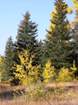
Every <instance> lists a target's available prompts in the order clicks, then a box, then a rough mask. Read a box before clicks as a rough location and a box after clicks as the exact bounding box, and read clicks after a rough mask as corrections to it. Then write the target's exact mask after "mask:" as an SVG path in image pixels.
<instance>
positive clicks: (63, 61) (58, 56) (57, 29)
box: [45, 0, 71, 68]
mask: <svg viewBox="0 0 78 105" xmlns="http://www.w3.org/2000/svg"><path fill="white" fill-rule="evenodd" d="M67 9H68V6H67V4H66V3H65V2H64V0H55V9H54V11H53V12H52V13H51V24H50V29H49V31H48V34H47V39H46V40H45V46H46V49H45V52H46V53H45V54H46V56H47V58H49V59H51V60H52V61H53V63H54V64H53V65H54V66H55V67H56V68H61V67H63V66H70V65H69V62H68V61H69V57H67V56H68V51H69V50H70V44H69V40H70V38H71V37H70V35H69V29H70V28H69V22H68V20H67V18H66V16H67V14H68V12H67Z"/></svg>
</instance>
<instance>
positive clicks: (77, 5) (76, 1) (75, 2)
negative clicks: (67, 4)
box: [72, 0, 78, 9]
mask: <svg viewBox="0 0 78 105" xmlns="http://www.w3.org/2000/svg"><path fill="white" fill-rule="evenodd" d="M72 2H73V3H74V7H75V8H76V9H78V0H72Z"/></svg>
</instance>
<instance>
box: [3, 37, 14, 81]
mask: <svg viewBox="0 0 78 105" xmlns="http://www.w3.org/2000/svg"><path fill="white" fill-rule="evenodd" d="M13 58H14V51H13V41H12V38H11V37H9V38H8V41H7V43H6V48H5V70H6V77H7V79H8V80H10V79H11V78H12V76H13V71H14V70H15V68H14V60H13Z"/></svg>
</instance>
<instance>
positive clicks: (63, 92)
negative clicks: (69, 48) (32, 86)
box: [0, 82, 78, 105]
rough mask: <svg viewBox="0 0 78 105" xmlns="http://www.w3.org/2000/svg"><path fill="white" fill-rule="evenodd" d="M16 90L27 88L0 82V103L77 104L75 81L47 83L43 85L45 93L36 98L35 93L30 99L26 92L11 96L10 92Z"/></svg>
mask: <svg viewBox="0 0 78 105" xmlns="http://www.w3.org/2000/svg"><path fill="white" fill-rule="evenodd" d="M17 90H19V92H20V90H22V91H23V93H24V92H26V90H27V89H26V87H25V86H18V87H11V86H9V85H7V84H1V85H0V105H78V83H77V82H74V83H73V82H71V83H57V84H56V83H52V84H47V85H46V86H45V90H46V95H42V96H40V97H37V99H35V95H33V98H32V99H31V98H30V97H27V95H26V94H24V95H21V96H18V97H15V96H14V97H12V98H11V93H13V92H15V91H17ZM33 92H34V91H33ZM1 95H2V96H1Z"/></svg>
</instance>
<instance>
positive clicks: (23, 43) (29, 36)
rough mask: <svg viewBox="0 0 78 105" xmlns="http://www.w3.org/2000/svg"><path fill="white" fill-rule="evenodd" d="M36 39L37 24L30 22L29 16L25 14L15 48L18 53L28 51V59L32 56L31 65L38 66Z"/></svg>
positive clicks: (27, 13) (37, 44)
mask: <svg viewBox="0 0 78 105" xmlns="http://www.w3.org/2000/svg"><path fill="white" fill-rule="evenodd" d="M36 37H37V24H36V23H35V22H32V21H31V20H30V14H29V12H26V14H25V15H24V19H23V20H22V21H21V23H20V26H19V29H18V33H17V37H16V38H17V41H16V48H17V50H18V51H23V50H24V49H25V50H29V53H30V57H31V55H33V65H36V64H39V53H38V51H39V50H38V48H39V43H38V41H37V39H36Z"/></svg>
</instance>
